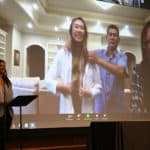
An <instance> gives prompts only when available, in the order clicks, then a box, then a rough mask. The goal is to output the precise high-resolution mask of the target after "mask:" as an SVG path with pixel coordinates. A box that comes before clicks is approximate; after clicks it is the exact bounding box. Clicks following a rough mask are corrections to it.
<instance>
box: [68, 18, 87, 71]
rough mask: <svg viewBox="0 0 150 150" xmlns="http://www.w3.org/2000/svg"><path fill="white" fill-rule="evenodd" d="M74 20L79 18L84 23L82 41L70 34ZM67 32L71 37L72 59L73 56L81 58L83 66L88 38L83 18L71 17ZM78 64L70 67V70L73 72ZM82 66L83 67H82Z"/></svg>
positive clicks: (85, 61)
mask: <svg viewBox="0 0 150 150" xmlns="http://www.w3.org/2000/svg"><path fill="white" fill-rule="evenodd" d="M76 20H80V21H81V22H82V23H83V25H84V30H85V35H84V39H83V41H82V42H80V43H79V42H76V41H75V40H74V38H73V36H72V28H73V24H74V22H75V21H76ZM69 33H70V37H71V52H72V57H73V59H74V58H75V57H77V58H81V59H82V60H83V64H84V68H85V65H86V63H87V61H88V51H87V38H88V33H87V26H86V23H85V21H84V19H83V18H81V17H76V18H74V19H72V22H71V25H70V29H69ZM78 67H79V66H77V65H73V68H72V72H74V70H76V69H77V68H78ZM84 68H83V69H84Z"/></svg>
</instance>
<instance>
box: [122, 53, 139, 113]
mask: <svg viewBox="0 0 150 150" xmlns="http://www.w3.org/2000/svg"><path fill="white" fill-rule="evenodd" d="M125 54H126V56H127V66H128V76H127V78H124V94H125V101H126V107H127V110H128V111H129V112H130V111H131V110H130V109H131V88H132V75H133V71H134V69H135V65H136V57H135V55H134V54H133V53H131V52H126V53H125Z"/></svg>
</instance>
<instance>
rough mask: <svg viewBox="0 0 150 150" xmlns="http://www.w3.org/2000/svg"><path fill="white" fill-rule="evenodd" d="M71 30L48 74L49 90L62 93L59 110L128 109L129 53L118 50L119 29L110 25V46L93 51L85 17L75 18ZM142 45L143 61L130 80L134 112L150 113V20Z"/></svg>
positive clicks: (110, 110) (113, 111)
mask: <svg viewBox="0 0 150 150" xmlns="http://www.w3.org/2000/svg"><path fill="white" fill-rule="evenodd" d="M69 33H70V39H69V40H68V41H67V42H66V44H65V47H64V49H63V50H60V51H58V53H57V55H56V58H55V59H54V61H53V64H52V65H51V67H50V70H49V71H48V73H47V74H46V77H45V83H46V86H47V88H48V89H49V91H51V92H52V93H53V94H58V95H60V109H59V113H60V114H68V113H69V114H70V113H71V114H72V113H123V112H127V111H128V110H129V108H127V105H126V100H125V96H124V95H125V94H124V79H125V78H127V77H128V76H129V71H128V63H127V56H126V54H125V53H123V52H121V51H119V50H118V44H119V41H120V36H119V28H118V27H117V26H116V25H114V24H111V25H109V26H108V27H107V34H106V41H107V48H106V49H98V50H92V51H88V49H87V38H88V31H87V26H86V23H85V21H84V19H83V18H81V17H77V18H74V19H73V20H72V22H71V25H70V29H69ZM141 45H142V47H141V48H142V55H143V61H142V63H141V64H140V65H137V66H135V67H134V71H133V74H132V76H133V77H132V81H131V89H132V91H131V100H130V103H131V105H130V110H131V111H132V112H147V111H149V107H150V102H149V97H150V94H149V93H148V89H149V86H150V83H149V80H148V75H149V72H150V71H149V70H150V69H149V68H148V67H149V65H150V64H149V63H150V21H149V22H148V23H147V24H146V25H145V26H144V28H143V31H142V35H141ZM139 84H140V85H139ZM139 88H140V89H139ZM133 109H134V111H133Z"/></svg>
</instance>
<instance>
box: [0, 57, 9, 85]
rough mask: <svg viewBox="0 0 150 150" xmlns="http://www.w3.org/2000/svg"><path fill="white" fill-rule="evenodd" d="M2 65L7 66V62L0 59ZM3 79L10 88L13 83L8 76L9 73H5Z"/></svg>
mask: <svg viewBox="0 0 150 150" xmlns="http://www.w3.org/2000/svg"><path fill="white" fill-rule="evenodd" d="M0 63H5V64H6V62H5V61H4V60H2V59H0ZM2 79H3V81H4V83H5V84H6V85H7V86H8V87H10V86H11V82H10V80H9V78H8V76H7V71H5V72H4V73H3V75H2Z"/></svg>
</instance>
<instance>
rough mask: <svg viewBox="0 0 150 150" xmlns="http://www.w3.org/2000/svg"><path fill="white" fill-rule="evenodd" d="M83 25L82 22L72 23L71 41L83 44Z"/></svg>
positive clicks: (77, 20) (75, 21) (84, 30)
mask: <svg viewBox="0 0 150 150" xmlns="http://www.w3.org/2000/svg"><path fill="white" fill-rule="evenodd" d="M85 32H86V29H85V25H84V23H83V21H82V20H80V19H76V20H74V21H73V23H72V26H71V36H72V39H73V40H74V41H76V42H79V43H80V42H83V40H84V39H85Z"/></svg>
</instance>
